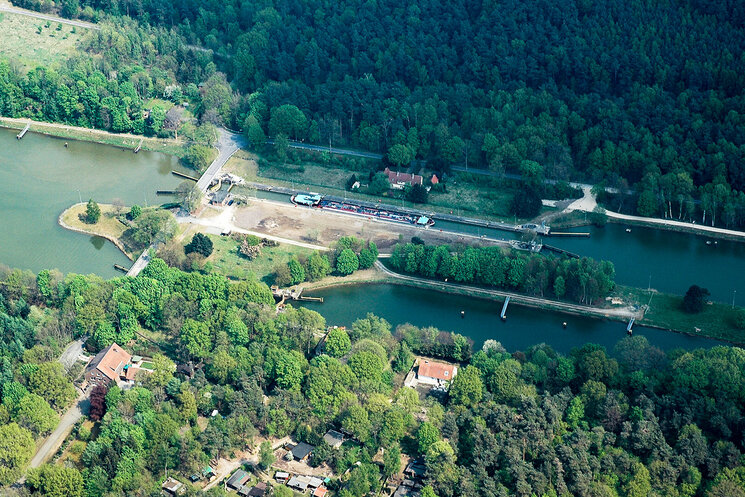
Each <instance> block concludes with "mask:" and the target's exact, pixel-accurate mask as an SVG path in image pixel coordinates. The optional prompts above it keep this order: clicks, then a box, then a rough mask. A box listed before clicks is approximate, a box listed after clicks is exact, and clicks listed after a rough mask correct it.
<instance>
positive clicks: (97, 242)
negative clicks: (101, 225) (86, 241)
mask: <svg viewBox="0 0 745 497" xmlns="http://www.w3.org/2000/svg"><path fill="white" fill-rule="evenodd" d="M106 241H107V240H106V239H105V238H103V237H101V236H92V237H91V245H93V246H94V247H95V248H96V250H101V249H102V248H103V246H104V245H106Z"/></svg>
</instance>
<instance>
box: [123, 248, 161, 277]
mask: <svg viewBox="0 0 745 497" xmlns="http://www.w3.org/2000/svg"><path fill="white" fill-rule="evenodd" d="M151 248H152V249H156V250H157V247H156V245H155V244H153V245H150V246H149V247H148V248H146V249H145V250H143V251H142V253H141V254H140V256H139V257H138V258H137V260H136V261H135V262H134V264H132V266H131V267H130V268H129V271H127V276H132V277H133V278H134V277H135V276H137V275H138V274H140V271H142V270H143V269H145V267H146V266H147V265H148V263H149V262H150V249H151Z"/></svg>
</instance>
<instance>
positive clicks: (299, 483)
mask: <svg viewBox="0 0 745 497" xmlns="http://www.w3.org/2000/svg"><path fill="white" fill-rule="evenodd" d="M287 486H288V487H290V488H294V489H295V490H299V491H301V492H305V491H306V490H307V489H308V477H307V476H293V477H292V478H290V481H288V482H287Z"/></svg>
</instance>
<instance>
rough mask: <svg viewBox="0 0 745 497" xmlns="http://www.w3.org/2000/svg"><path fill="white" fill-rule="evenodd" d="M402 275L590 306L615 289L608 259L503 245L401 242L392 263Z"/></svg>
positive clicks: (613, 271) (611, 268)
mask: <svg viewBox="0 0 745 497" xmlns="http://www.w3.org/2000/svg"><path fill="white" fill-rule="evenodd" d="M389 262H390V265H391V267H392V268H393V269H394V270H396V271H399V272H402V273H409V274H416V275H419V276H423V277H425V278H436V279H438V280H445V281H448V280H452V281H455V282H458V283H475V284H478V285H484V286H487V287H496V288H504V289H509V290H514V291H518V292H525V293H528V294H530V295H536V296H540V297H548V298H552V297H553V298H557V299H569V300H573V301H575V302H579V303H583V304H592V303H593V302H595V301H597V300H598V299H601V298H604V297H606V296H607V295H608V294H609V293H610V291H611V290H613V288H615V282H614V277H615V269H614V267H613V263H611V262H608V261H600V262H598V261H595V260H593V259H591V258H589V257H582V258H580V259H569V258H566V257H546V256H543V255H539V254H533V253H531V254H526V253H524V252H520V251H516V250H504V249H502V248H500V247H451V246H449V245H438V246H434V245H425V244H422V243H407V244H398V245H396V247H395V248H394V249H393V253H392V254H391V257H390V259H389Z"/></svg>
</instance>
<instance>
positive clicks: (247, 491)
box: [238, 485, 254, 497]
mask: <svg viewBox="0 0 745 497" xmlns="http://www.w3.org/2000/svg"><path fill="white" fill-rule="evenodd" d="M253 488H254V487H249V486H248V485H243V486H242V487H241V488H239V489H238V495H240V496H241V497H249V495H251V490H253Z"/></svg>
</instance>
